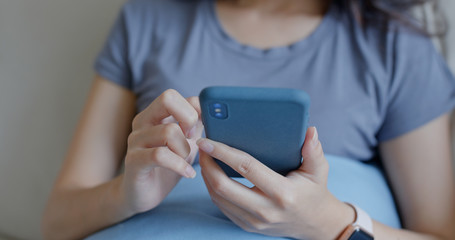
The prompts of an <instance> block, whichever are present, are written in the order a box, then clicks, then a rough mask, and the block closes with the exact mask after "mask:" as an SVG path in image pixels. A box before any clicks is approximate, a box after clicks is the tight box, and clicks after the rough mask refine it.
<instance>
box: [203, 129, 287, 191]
mask: <svg viewBox="0 0 455 240" xmlns="http://www.w3.org/2000/svg"><path fill="white" fill-rule="evenodd" d="M198 146H199V149H200V150H202V151H204V152H206V153H207V154H209V155H210V156H212V157H214V158H217V159H218V160H220V161H222V162H224V163H226V164H227V165H229V166H230V167H231V168H232V169H234V170H235V171H236V172H238V173H240V175H242V176H243V177H245V178H246V179H248V180H250V182H251V183H253V184H254V185H255V186H256V187H258V188H259V189H261V190H262V191H263V192H264V193H265V194H267V195H268V196H271V197H273V198H276V197H279V195H280V193H279V189H280V186H283V185H284V184H286V181H287V179H286V178H285V177H284V176H282V175H280V174H278V173H276V172H275V171H273V170H272V169H270V168H268V167H267V166H265V165H264V164H262V163H261V162H259V161H258V160H256V159H255V158H253V157H252V156H250V155H249V154H247V153H245V152H243V151H240V150H237V149H235V148H232V147H229V146H227V145H225V144H223V143H219V142H215V141H212V140H210V139H206V138H201V139H200V140H198Z"/></svg>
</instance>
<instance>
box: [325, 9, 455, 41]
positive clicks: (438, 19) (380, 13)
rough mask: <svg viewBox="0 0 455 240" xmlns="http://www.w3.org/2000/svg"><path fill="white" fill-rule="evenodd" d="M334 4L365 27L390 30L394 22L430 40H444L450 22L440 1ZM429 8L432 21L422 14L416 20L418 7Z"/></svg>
mask: <svg viewBox="0 0 455 240" xmlns="http://www.w3.org/2000/svg"><path fill="white" fill-rule="evenodd" d="M333 1H334V3H335V4H337V5H339V6H340V7H341V8H345V10H347V11H351V12H352V14H353V15H354V16H355V17H356V19H357V20H358V21H359V22H360V23H361V24H362V26H372V25H374V26H376V27H381V28H383V29H387V28H388V26H390V22H391V21H394V22H397V23H399V24H401V25H404V26H406V27H408V28H409V29H412V30H415V31H417V32H420V33H422V34H425V35H428V36H437V37H441V36H444V35H445V34H446V32H447V22H446V20H445V17H444V15H443V14H442V12H441V11H440V9H439V1H438V0H333ZM423 5H426V7H427V9H429V10H430V11H432V12H433V14H432V15H433V16H432V18H431V19H429V17H428V16H427V15H426V14H425V12H421V13H423V14H421V17H420V18H419V19H418V18H416V11H415V10H416V7H418V6H423Z"/></svg>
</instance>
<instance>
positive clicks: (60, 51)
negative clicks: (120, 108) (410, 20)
mask: <svg viewBox="0 0 455 240" xmlns="http://www.w3.org/2000/svg"><path fill="white" fill-rule="evenodd" d="M122 1H123V0H1V1H0V235H1V234H6V235H10V236H14V237H18V238H23V239H38V238H40V237H39V220H40V216H41V213H42V209H43V206H44V204H45V201H46V198H47V195H48V193H49V190H50V188H51V183H52V182H53V180H54V178H55V176H56V173H57V171H58V168H59V166H60V162H61V160H62V158H63V157H64V154H65V151H66V148H67V145H68V142H69V139H70V137H71V135H72V131H73V128H74V126H75V123H76V121H77V118H78V115H79V113H80V111H81V108H82V105H83V101H84V98H85V96H86V94H87V90H88V88H89V85H90V83H91V80H92V76H93V72H92V68H91V65H92V62H93V59H94V57H95V55H96V53H97V52H98V51H99V49H100V47H101V44H102V42H103V41H104V38H105V36H106V34H107V31H108V29H109V27H110V25H111V23H112V21H113V18H114V16H115V15H116V13H117V10H118V8H119V6H120V4H121V2H122ZM444 1H445V2H447V4H450V5H451V6H450V7H449V8H446V9H455V2H454V1H453V0H444ZM448 16H449V17H450V18H452V19H451V21H452V22H453V23H454V24H453V25H455V15H453V14H451V15H449V12H448ZM450 34H451V35H450V37H451V40H450V42H451V43H455V31H451V33H450ZM451 47H452V51H451V54H450V59H451V61H452V67H453V69H455V49H453V48H455V44H453V45H452V46H451Z"/></svg>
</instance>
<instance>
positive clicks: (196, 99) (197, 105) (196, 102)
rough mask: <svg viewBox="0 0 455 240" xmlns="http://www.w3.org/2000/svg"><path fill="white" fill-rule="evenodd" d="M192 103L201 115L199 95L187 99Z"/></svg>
mask: <svg viewBox="0 0 455 240" xmlns="http://www.w3.org/2000/svg"><path fill="white" fill-rule="evenodd" d="M186 100H187V101H188V102H189V103H190V104H191V106H193V107H194V109H195V110H196V112H197V113H198V114H199V115H201V103H200V102H199V97H196V96H194V97H189V98H187V99H186Z"/></svg>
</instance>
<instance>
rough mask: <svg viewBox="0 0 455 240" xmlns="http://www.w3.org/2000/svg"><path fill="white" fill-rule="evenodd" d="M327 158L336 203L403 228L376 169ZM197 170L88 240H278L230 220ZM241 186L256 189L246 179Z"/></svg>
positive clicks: (242, 180)
mask: <svg viewBox="0 0 455 240" xmlns="http://www.w3.org/2000/svg"><path fill="white" fill-rule="evenodd" d="M326 157H327V160H328V161H329V163H330V174H329V181H328V187H329V189H330V191H331V192H332V193H333V194H334V195H335V196H336V197H338V198H339V199H340V200H342V201H346V202H350V203H354V204H356V205H357V206H359V207H361V208H362V209H364V210H365V211H366V212H368V213H369V214H370V216H371V217H372V218H374V219H376V220H377V221H380V222H382V223H384V224H386V225H389V226H392V227H397V228H399V227H400V220H399V216H398V214H397V210H396V207H395V204H394V199H393V196H392V194H391V191H390V189H389V187H388V185H387V182H386V180H385V178H384V176H383V173H382V172H381V171H380V169H379V168H378V167H377V166H376V165H373V164H366V163H362V162H359V161H355V160H351V159H346V158H341V157H336V156H330V155H326ZM194 167H195V170H196V171H197V172H198V175H197V177H196V178H195V179H182V180H181V181H180V182H179V183H178V184H177V186H176V187H175V188H174V190H173V191H172V192H171V193H170V194H169V196H168V197H167V198H166V199H165V200H164V201H163V202H162V203H161V204H160V205H159V206H158V207H156V208H155V209H152V210H151V211H148V212H145V213H142V214H139V215H136V216H134V217H132V218H130V219H128V220H126V221H124V222H121V223H119V224H116V225H114V226H112V227H110V228H107V229H104V230H102V231H100V232H98V233H95V234H93V235H92V236H90V237H89V238H88V239H272V237H268V236H264V235H260V234H254V233H248V232H246V231H244V230H242V229H241V228H239V227H237V226H236V225H235V224H234V223H232V222H231V221H230V220H229V219H228V218H227V217H225V216H224V215H223V213H222V212H221V211H220V210H218V208H217V207H216V206H215V205H214V204H213V203H212V201H211V200H210V196H209V194H208V192H207V189H206V187H205V184H204V181H203V179H202V177H201V174H200V167H199V165H195V166H194ZM237 180H238V181H240V182H242V183H244V184H246V185H251V184H250V183H249V182H248V181H246V180H245V179H237ZM274 239H280V238H274Z"/></svg>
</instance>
